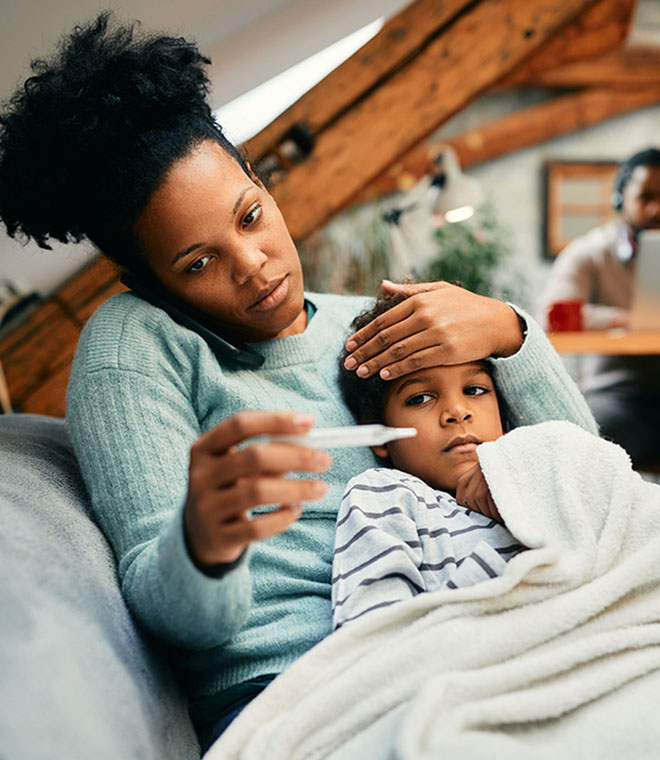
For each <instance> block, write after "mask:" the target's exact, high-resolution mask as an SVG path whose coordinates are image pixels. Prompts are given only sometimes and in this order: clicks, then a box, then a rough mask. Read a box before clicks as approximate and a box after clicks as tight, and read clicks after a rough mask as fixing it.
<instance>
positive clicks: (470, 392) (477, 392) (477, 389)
mask: <svg viewBox="0 0 660 760" xmlns="http://www.w3.org/2000/svg"><path fill="white" fill-rule="evenodd" d="M463 393H465V395H466V396H481V395H482V394H483V393H490V388H486V387H485V386H484V385H468V386H467V387H466V388H465V389H464V390H463Z"/></svg>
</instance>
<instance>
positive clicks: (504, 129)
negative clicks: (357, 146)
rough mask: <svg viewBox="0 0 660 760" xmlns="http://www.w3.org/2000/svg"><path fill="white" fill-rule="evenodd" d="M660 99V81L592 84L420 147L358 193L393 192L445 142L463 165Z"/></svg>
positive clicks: (364, 196)
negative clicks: (626, 85) (624, 85)
mask: <svg viewBox="0 0 660 760" xmlns="http://www.w3.org/2000/svg"><path fill="white" fill-rule="evenodd" d="M656 103H660V82H658V81H656V84H655V86H654V87H649V88H643V89H636V90H635V89H620V90H617V89H614V88H605V87H593V88H589V89H585V90H583V91H580V92H577V93H572V94H570V95H563V96H560V97H558V98H554V99H552V100H549V101H547V102H545V103H541V104H540V105H537V106H533V107H531V108H526V109H523V110H521V111H517V112H515V113H513V114H510V115H508V116H505V117H504V118H502V119H498V120H497V121H493V122H490V123H488V124H484V125H482V126H480V127H479V128H478V129H472V130H469V131H467V132H464V133H462V134H459V135H456V136H454V137H450V138H447V139H446V140H443V141H442V143H436V144H431V145H425V146H422V147H418V148H416V149H414V150H412V151H410V153H408V154H407V155H406V156H405V157H404V158H403V159H402V160H401V161H399V162H398V163H397V164H395V165H394V166H392V167H390V168H389V169H388V170H387V171H385V172H383V174H381V175H380V176H379V177H378V178H377V179H376V180H374V182H372V183H371V184H370V185H369V187H368V188H366V189H365V190H364V192H363V193H361V194H360V196H359V198H358V199H357V201H358V202H360V203H365V202H368V201H369V200H373V199H374V198H375V197H378V196H383V195H389V194H391V193H393V192H394V191H395V190H397V189H398V188H399V187H400V186H401V185H402V184H403V183H404V182H405V184H406V185H408V184H411V183H412V182H414V181H416V180H418V179H420V178H421V177H423V176H424V175H425V174H428V173H429V172H431V171H432V170H433V158H434V157H435V156H436V155H437V153H438V151H439V149H440V145H441V144H442V145H451V146H452V147H453V148H454V149H455V150H456V152H457V154H458V159H459V162H460V164H461V166H463V167H469V166H474V165H475V164H479V163H483V162H485V161H491V160H493V159H495V158H499V157H500V156H503V155H506V154H508V153H511V152H512V151H514V150H521V149H523V148H528V147H531V146H532V145H539V144H540V143H543V142H546V141H547V140H552V139H554V138H556V137H560V136H562V135H565V134H569V133H571V132H576V131H577V130H579V129H584V128H585V127H589V126H592V125H594V124H599V123H600V122H602V121H605V120H606V119H611V118H613V117H614V116H620V115H621V114H624V113H629V112H631V111H636V110H638V109H639V108H644V107H646V106H651V105H654V104H656Z"/></svg>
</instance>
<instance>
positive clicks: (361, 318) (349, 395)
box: [339, 293, 406, 424]
mask: <svg viewBox="0 0 660 760" xmlns="http://www.w3.org/2000/svg"><path fill="white" fill-rule="evenodd" d="M405 300H406V297H405V296H403V295H401V294H399V293H396V294H393V293H384V294H381V295H379V296H378V297H377V298H376V300H375V301H374V302H373V304H372V305H371V306H370V307H369V308H368V309H365V310H364V311H363V312H361V313H360V314H358V316H357V317H355V319H354V320H353V322H352V323H351V328H352V329H353V331H354V332H355V331H357V330H360V329H362V328H363V327H364V326H365V325H368V324H369V322H372V321H373V320H374V319H376V317H379V316H380V315H381V314H384V313H385V312H386V311H389V310H390V309H391V308H392V307H393V306H396V305H397V304H400V303H402V302H403V301H405ZM347 356H348V351H346V349H344V350H343V351H342V353H341V355H340V357H339V388H340V389H341V393H342V396H343V398H344V401H345V402H346V406H347V407H348V408H349V410H350V412H351V413H352V414H353V416H354V417H355V419H356V420H357V421H358V422H360V423H365V424H367V423H382V422H383V412H384V409H385V401H386V399H387V393H388V390H389V388H391V387H392V386H391V381H388V380H382V379H381V378H380V376H379V375H378V374H375V375H371V376H370V377H366V378H362V377H358V375H357V373H356V372H355V370H354V369H353V370H348V369H345V367H344V360H345V359H346V357H347Z"/></svg>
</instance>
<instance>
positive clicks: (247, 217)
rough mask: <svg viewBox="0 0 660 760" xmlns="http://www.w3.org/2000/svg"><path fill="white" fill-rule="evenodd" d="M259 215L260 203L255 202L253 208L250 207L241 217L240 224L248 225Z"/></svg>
mask: <svg viewBox="0 0 660 760" xmlns="http://www.w3.org/2000/svg"><path fill="white" fill-rule="evenodd" d="M260 216H261V205H260V204H257V205H256V206H254V208H251V209H250V210H249V211H248V212H247V214H246V215H245V216H244V217H243V222H242V226H243V227H249V226H250V225H251V224H254V223H255V222H256V221H257V220H258V219H259V217H260Z"/></svg>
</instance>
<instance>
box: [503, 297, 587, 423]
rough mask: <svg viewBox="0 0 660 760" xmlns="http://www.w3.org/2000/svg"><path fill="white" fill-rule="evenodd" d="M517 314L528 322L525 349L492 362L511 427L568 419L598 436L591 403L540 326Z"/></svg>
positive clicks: (526, 315) (523, 313) (525, 314)
mask: <svg viewBox="0 0 660 760" xmlns="http://www.w3.org/2000/svg"><path fill="white" fill-rule="evenodd" d="M516 311H517V312H518V314H520V315H521V316H522V317H523V318H524V319H525V321H526V322H527V328H528V333H527V337H526V338H525V341H524V343H523V345H522V347H521V348H520V350H519V351H518V352H517V353H516V354H514V355H513V356H510V357H507V358H505V359H492V360H491V363H492V365H493V367H494V374H495V381H496V383H497V388H498V391H499V395H500V398H501V399H504V401H505V404H506V407H507V410H506V411H507V418H508V419H509V422H510V423H511V427H519V426H521V425H535V424H536V423H538V422H547V421H548V420H568V421H569V422H573V423H575V424H576V425H579V426H580V427H582V428H584V429H585V430H587V431H589V432H590V433H594V435H598V426H597V425H596V421H595V420H594V417H593V414H592V413H591V410H590V409H589V407H588V406H587V402H586V401H585V400H584V397H583V396H582V394H581V393H580V391H579V390H578V388H577V386H576V385H575V382H574V381H573V380H572V379H571V377H570V376H569V374H568V372H567V371H566V368H565V367H564V365H563V364H562V361H561V358H560V357H559V355H558V354H557V353H556V351H555V350H554V348H553V347H552V345H551V343H550V341H549V340H548V339H547V337H546V335H545V333H544V332H543V330H542V329H541V327H540V325H539V324H538V322H537V321H536V320H535V319H533V317H531V316H530V315H529V314H527V313H526V312H524V311H523V310H522V309H520V308H518V307H516Z"/></svg>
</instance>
